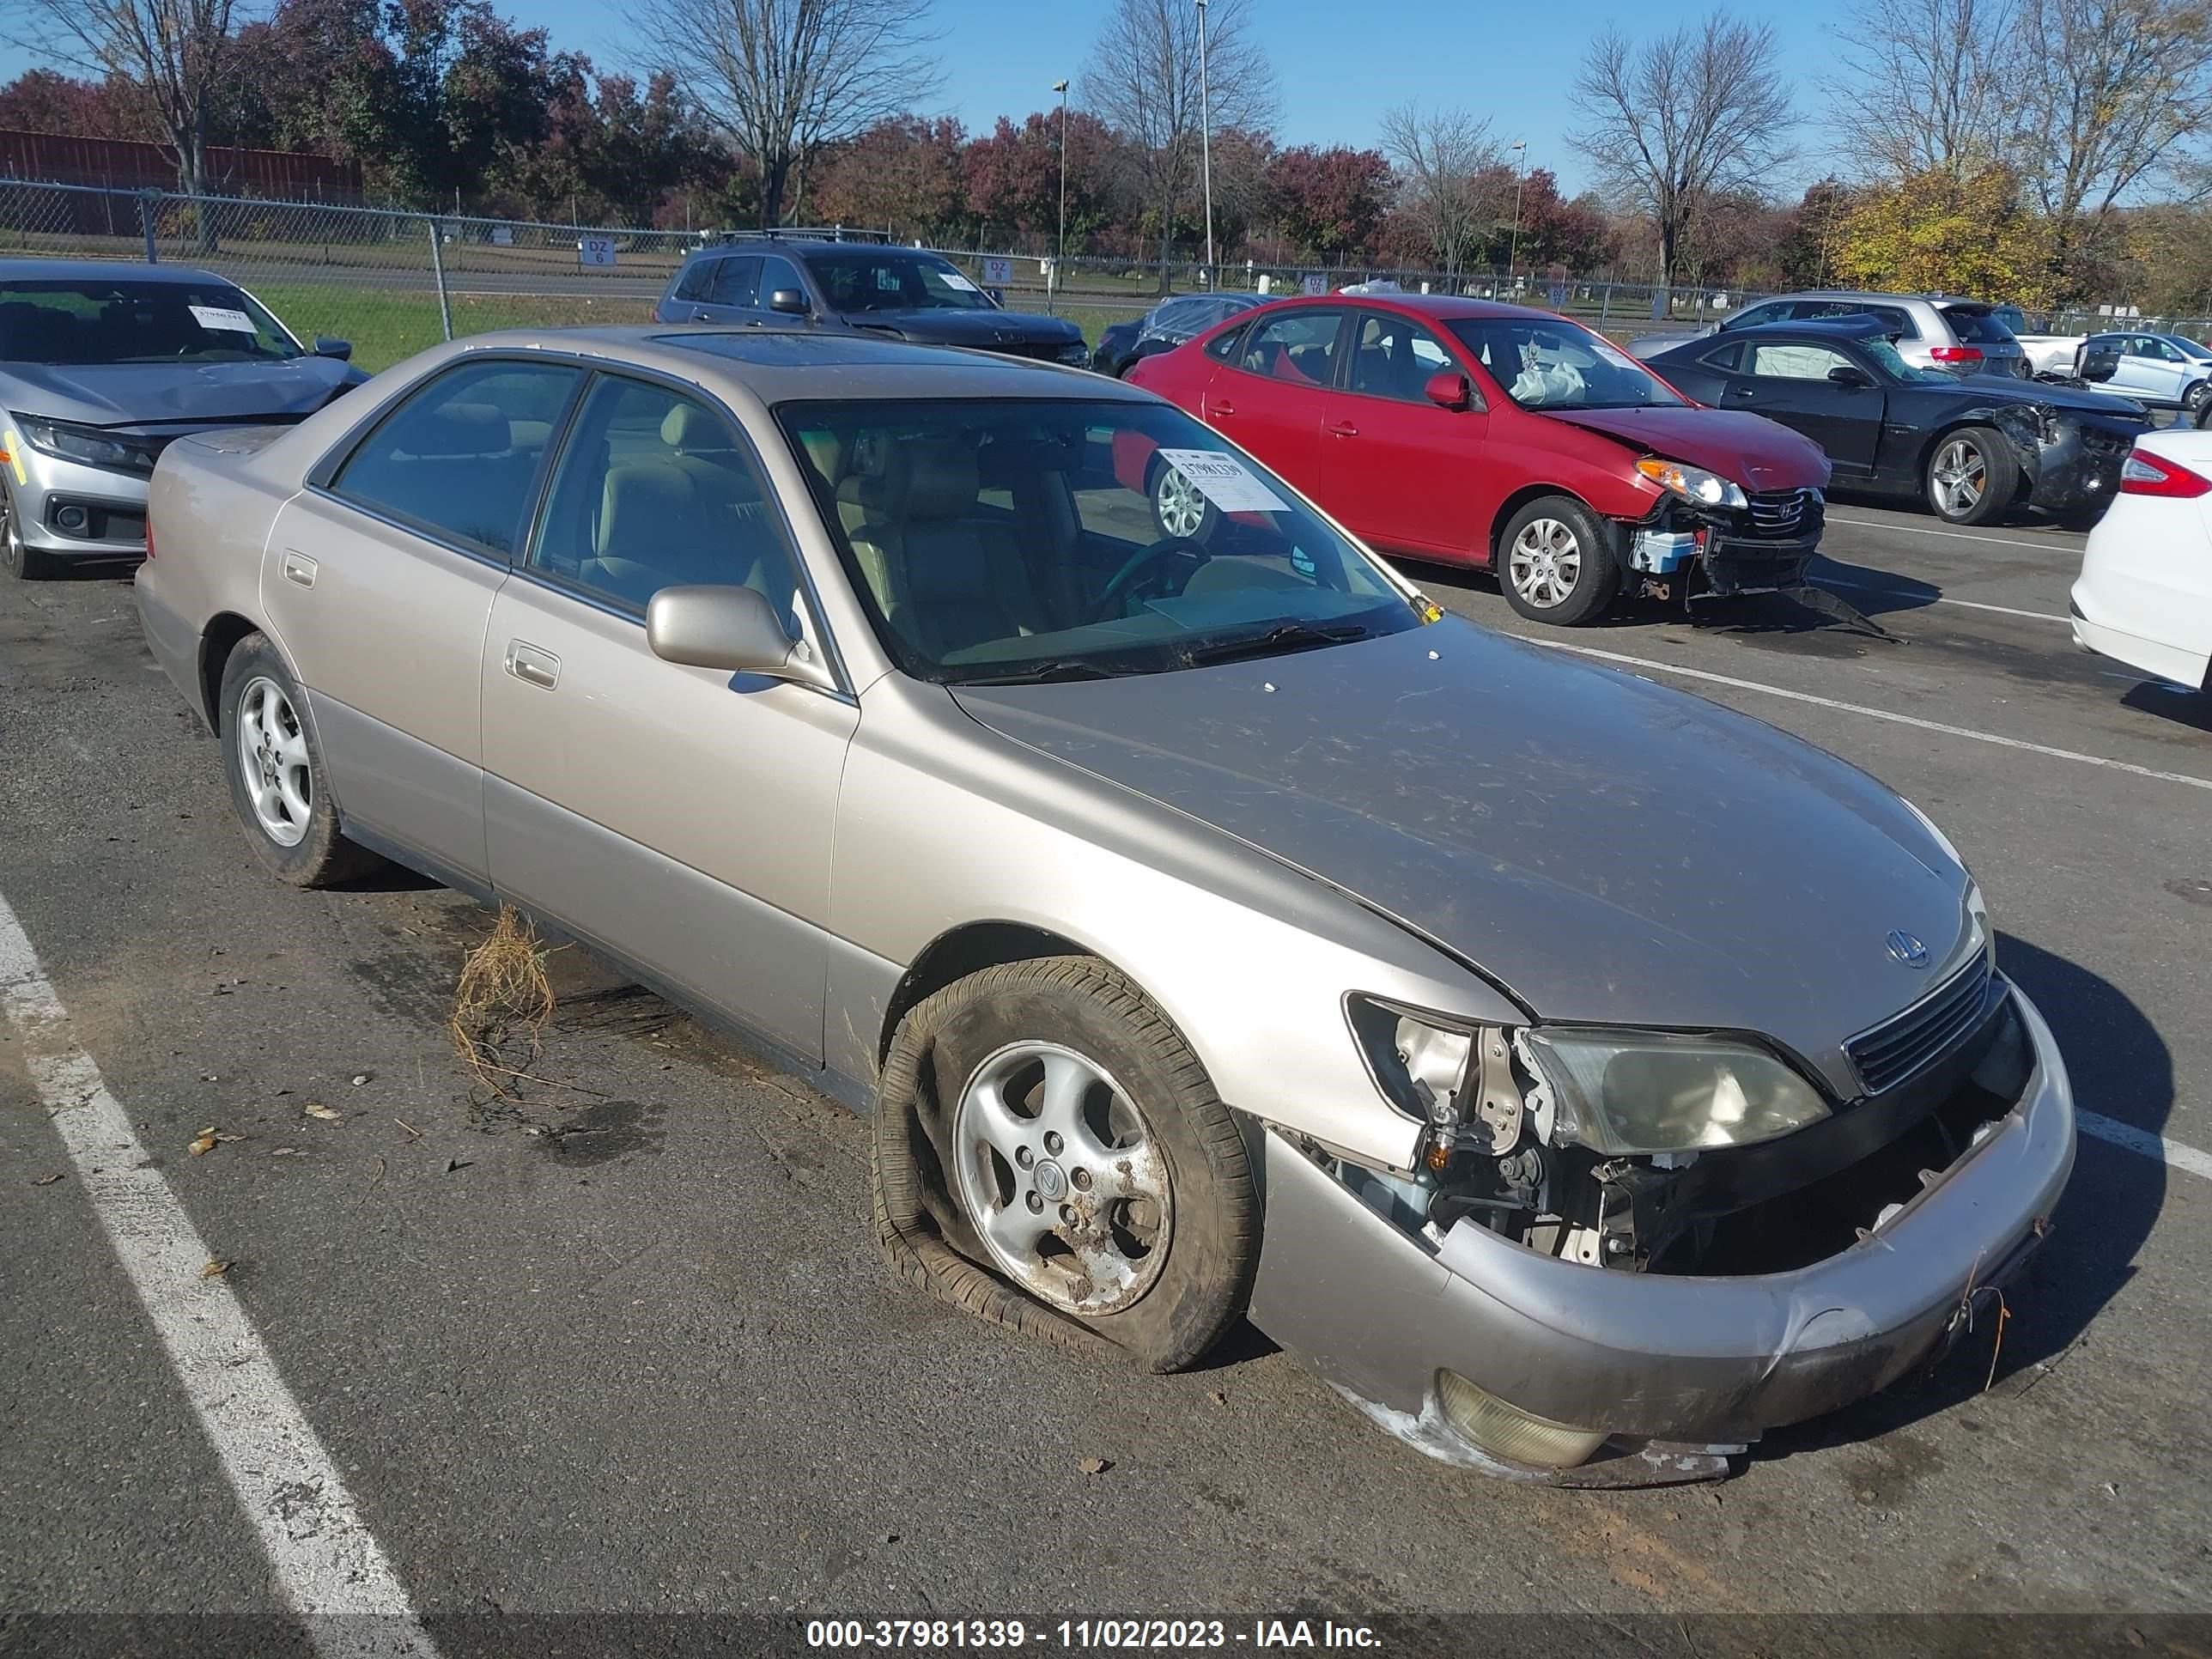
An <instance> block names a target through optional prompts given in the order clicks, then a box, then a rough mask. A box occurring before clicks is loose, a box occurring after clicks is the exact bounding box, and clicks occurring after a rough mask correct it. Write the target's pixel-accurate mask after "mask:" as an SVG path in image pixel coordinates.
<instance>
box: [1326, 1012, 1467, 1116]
mask: <svg viewBox="0 0 2212 1659" xmlns="http://www.w3.org/2000/svg"><path fill="white" fill-rule="evenodd" d="M1344 1006H1345V1013H1346V1018H1349V1019H1350V1020H1351V1022H1352V1036H1355V1037H1357V1038H1358V1040H1359V1047H1360V1051H1361V1052H1362V1053H1363V1054H1365V1055H1366V1056H1367V1069H1368V1071H1369V1072H1370V1073H1372V1075H1373V1076H1374V1079H1375V1086H1376V1088H1378V1089H1380V1090H1382V1091H1383V1095H1384V1096H1385V1097H1387V1098H1388V1099H1389V1102H1390V1103H1391V1104H1392V1105H1393V1106H1395V1107H1396V1108H1397V1109H1399V1110H1400V1111H1401V1112H1404V1113H1406V1114H1407V1115H1409V1116H1412V1117H1417V1118H1419V1119H1420V1120H1421V1121H1423V1122H1424V1123H1445V1122H1449V1121H1451V1118H1452V1115H1453V1113H1454V1110H1455V1106H1456V1104H1457V1102H1458V1100H1459V1097H1460V1095H1461V1093H1462V1091H1463V1090H1464V1089H1465V1088H1466V1085H1467V1072H1468V1058H1469V1056H1470V1055H1472V1054H1474V1026H1473V1025H1472V1024H1468V1025H1461V1024H1456V1023H1455V1022H1454V1021H1452V1020H1450V1019H1449V1018H1445V1017H1444V1016H1442V1015H1438V1014H1427V1013H1422V1012H1418V1011H1416V1010H1413V1009H1410V1008H1401V1007H1399V1006H1396V1005H1395V1004H1393V1003H1388V1002H1381V1001H1378V1000H1376V999H1375V998H1373V997H1365V996H1361V995H1358V994H1356V993H1355V994H1353V995H1352V996H1349V997H1347V998H1346V999H1345V1005H1344Z"/></svg>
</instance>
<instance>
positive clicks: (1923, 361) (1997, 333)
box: [1628, 289, 2035, 379]
mask: <svg viewBox="0 0 2212 1659" xmlns="http://www.w3.org/2000/svg"><path fill="white" fill-rule="evenodd" d="M1834 317H1875V318H1878V319H1881V321H1882V322H1883V323H1885V324H1887V325H1888V326H1889V327H1890V328H1891V329H1892V330H1893V331H1894V333H1895V335H1896V338H1897V350H1898V355H1899V356H1901V357H1903V358H1904V359H1905V362H1909V363H1914V364H1917V365H1918V366H1919V367H1920V368H1940V369H1942V370H1944V371H1945V372H1946V373H1948V374H2008V375H2016V376H2019V377H2021V378H2022V379H2026V378H2028V377H2031V376H2032V375H2033V374H2034V372H2035V371H2034V369H2033V367H2032V366H2031V365H2030V363H2029V362H2028V360H2027V352H2026V351H2025V350H2023V349H2021V343H2020V342H2019V341H2018V340H2017V339H2015V338H2014V337H2013V332H2012V331H2011V330H2010V329H2009V328H2008V327H2006V326H2005V324H2004V320H2003V319H2002V316H2001V315H2000V314H1999V312H1998V307H1995V306H1992V305H1988V304H1985V303H1984V302H1983V301H1979V300H1961V299H1955V298H1954V297H1952V296H1951V295H1945V294H1873V293H1859V292H1854V291H1852V290H1850V289H1821V290H1820V291H1819V292H1818V293H1812V294H1784V295H1779V296H1778V297H1777V298H1775V299H1771V300H1761V301H1759V303H1758V304H1757V305H1751V306H1746V307H1744V308H1743V309H1742V310H1741V311H1739V312H1737V313H1735V315H1734V316H1733V317H1730V318H1729V319H1727V320H1726V321H1725V322H1723V323H1720V324H1718V325H1716V326H1715V327H1712V328H1707V329H1704V330H1700V331H1698V333H1701V334H1713V333H1719V332H1724V331H1728V330H1731V329H1738V328H1756V327H1758V326H1759V325H1761V324H1763V323H1808V322H1817V321H1820V320H1822V319H1828V318H1834ZM1694 337H1697V336H1696V335H1695V334H1688V335H1686V334H1653V335H1648V336H1646V337H1644V338H1642V339H1639V340H1635V341H1632V342H1631V343H1630V344H1629V348H1628V349H1629V351H1630V353H1631V354H1632V355H1633V356H1638V357H1650V356H1654V355H1656V353H1659V352H1662V351H1665V350H1667V349H1669V348H1671V347H1674V346H1678V345H1680V344H1681V343H1683V341H1684V340H1685V339H1689V338H1694Z"/></svg>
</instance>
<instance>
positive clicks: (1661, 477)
mask: <svg viewBox="0 0 2212 1659" xmlns="http://www.w3.org/2000/svg"><path fill="white" fill-rule="evenodd" d="M1636 470H1637V471H1638V472H1641V473H1642V474H1643V475H1644V477H1647V478H1649V479H1650V480H1651V482H1652V483H1656V484H1657V485H1658V486H1659V487H1660V489H1664V490H1666V491H1668V493H1669V494H1671V495H1680V497H1681V498H1682V499H1683V500H1684V501H1695V502H1696V503H1697V504H1698V505H1699V506H1700V507H1738V508H1741V507H1749V506H1750V505H1751V503H1750V501H1747V499H1746V498H1745V496H1744V493H1743V486H1742V485H1741V484H1739V483H1735V482H1734V481H1733V480H1731V479H1728V478H1723V477H1721V475H1720V474H1719V473H1717V472H1708V471H1705V468H1703V467H1701V466H1685V465H1682V463H1681V462H1680V461H1665V460H1662V459H1659V458H1658V457H1657V456H1656V455H1647V456H1645V457H1644V459H1642V460H1640V461H1638V462H1637V464H1636Z"/></svg>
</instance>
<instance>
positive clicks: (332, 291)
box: [252, 282, 1133, 374]
mask: <svg viewBox="0 0 2212 1659" xmlns="http://www.w3.org/2000/svg"><path fill="white" fill-rule="evenodd" d="M252 287H253V291H254V293H255V294H256V295H258V296H259V298H260V299H261V301H262V302H263V303H264V305H266V306H268V307H270V309H271V310H272V311H274V312H275V313H276V315H277V316H278V317H279V318H281V319H283V322H284V324H285V325H286V326H287V327H289V329H290V330H291V331H293V332H294V333H295V334H297V335H299V336H300V337H301V338H303V339H310V338H312V337H314V336H315V335H318V334H329V335H335V336H336V337H337V338H339V339H342V340H350V341H352V342H353V360H354V362H356V363H358V364H360V365H361V366H362V368H365V369H367V370H368V372H369V373H370V374H375V373H377V372H378V371H379V370H380V369H386V368H391V367H392V364H394V363H396V362H399V361H400V360H401V359H402V358H404V357H410V356H413V355H414V354H415V353H416V352H418V351H421V350H422V349H424V348H425V347H428V346H434V345H435V344H437V343H438V342H439V341H440V340H441V338H442V337H443V334H442V331H441V329H440V326H439V320H438V301H437V298H436V296H435V295H427V294H395V293H389V292H386V291H384V290H382V289H368V288H349V287H347V286H346V285H345V284H343V283H287V282H270V283H254V284H253V285H252ZM1060 314H1061V315H1062V316H1064V317H1066V319H1068V320H1069V321H1071V322H1073V324H1075V325H1076V326H1077V327H1079V328H1080V329H1081V330H1082V331H1083V335H1084V337H1085V339H1087V340H1092V341H1095V340H1097V337H1098V332H1099V331H1100V330H1101V329H1103V328H1104V327H1105V326H1106V325H1108V324H1109V323H1112V322H1117V321H1119V320H1121V319H1122V318H1124V317H1127V316H1130V315H1133V313H1131V312H1129V311H1127V310H1126V309H1124V308H1122V307H1105V308H1102V307H1089V306H1064V307H1061V308H1060ZM652 319H653V307H652V306H651V304H650V303H648V302H647V301H643V300H593V299H591V298H588V297H586V296H583V295H528V294H500V295H454V296H453V332H454V334H455V335H456V336H459V335H465V334H483V333H488V332H489V331H492V330H494V329H501V328H582V327H588V326H590V325H594V324H621V323H645V322H650V321H651V320H652Z"/></svg>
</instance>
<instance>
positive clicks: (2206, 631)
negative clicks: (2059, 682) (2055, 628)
mask: <svg viewBox="0 0 2212 1659" xmlns="http://www.w3.org/2000/svg"><path fill="white" fill-rule="evenodd" d="M2069 608H2070V609H2071V610H2072V611H2073V614H2074V638H2075V642H2076V643H2077V644H2080V645H2082V646H2085V647H2087V648H2088V649H2089V650H2092V651H2094V652H2097V653H2100V654H2101V655H2104V656H2107V657H2111V658H2113V659H2115V660H2117V661H2119V662H2124V663H2125V664H2127V665H2129V666H2130V668H2138V669H2141V670H2142V671H2143V672H2144V673H2146V674H2154V675H2157V676H2158V677H2159V678H2161V679H2166V680H2171V681H2172V682H2173V683H2174V684H2178V685H2188V686H2195V687H2197V689H2199V690H2209V691H2212V683H2208V681H2207V678H2206V674H2207V669H2208V665H2212V432H2197V431H2192V430H2190V429H2188V428H2180V427H2174V428H2168V429H2166V430H2165V431H2160V432H2148V433H2145V434H2144V435H2142V437H2140V438H2137V439H2136V445H2135V449H2134V451H2133V453H2130V455H2129V457H2128V459H2127V465H2125V466H2124V467H2123V468H2122V469H2121V471H2120V487H2119V489H2118V491H2117V492H2116V493H2115V494H2114V495H2113V496H2112V507H2110V508H2109V509H2108V510H2107V511H2106V513H2105V516H2104V517H2103V518H2102V519H2100V520H2098V521H2097V527H2096V528H2095V529H2093V530H2092V531H2091V532H2089V544H2088V546H2087V549H2086V550H2084V551H2083V553H2082V556H2081V580H2078V581H2076V582H2075V584H2074V598H2073V604H2072V605H2071V606H2070V607H2069Z"/></svg>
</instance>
